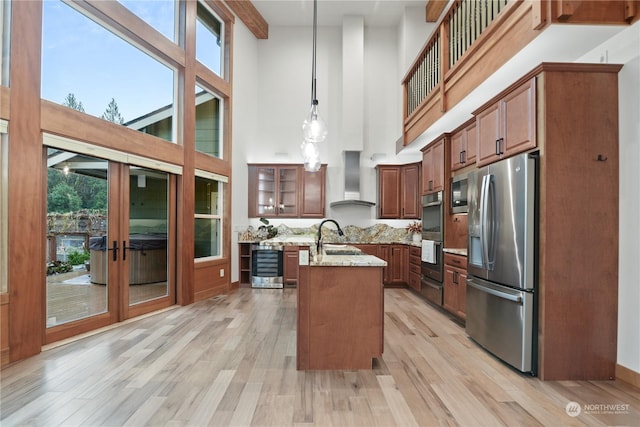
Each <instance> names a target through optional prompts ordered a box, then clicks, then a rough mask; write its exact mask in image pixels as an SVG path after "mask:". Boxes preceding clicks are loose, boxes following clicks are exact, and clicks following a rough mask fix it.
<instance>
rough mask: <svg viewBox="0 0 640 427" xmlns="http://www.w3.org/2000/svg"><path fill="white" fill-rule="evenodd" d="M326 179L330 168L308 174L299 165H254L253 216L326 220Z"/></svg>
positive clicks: (251, 179)
mask: <svg viewBox="0 0 640 427" xmlns="http://www.w3.org/2000/svg"><path fill="white" fill-rule="evenodd" d="M325 176H326V165H323V166H322V168H321V170H320V171H318V172H305V171H304V169H303V168H302V165H298V164H250V165H249V194H248V195H249V217H250V218H301V217H306V218H316V217H317V218H322V217H324V204H325V202H324V181H325Z"/></svg>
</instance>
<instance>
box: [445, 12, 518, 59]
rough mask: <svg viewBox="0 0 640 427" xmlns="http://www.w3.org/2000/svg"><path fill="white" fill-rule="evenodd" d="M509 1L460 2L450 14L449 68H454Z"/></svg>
mask: <svg viewBox="0 0 640 427" xmlns="http://www.w3.org/2000/svg"><path fill="white" fill-rule="evenodd" d="M508 1H509V0H458V1H457V2H455V3H454V4H453V7H452V8H451V10H450V11H449V13H448V15H447V16H448V19H447V21H448V24H449V68H453V66H454V65H455V63H456V62H457V61H458V59H460V57H461V56H462V55H464V53H465V52H466V51H467V49H468V48H469V47H470V46H471V45H472V44H473V42H475V41H476V40H477V39H478V37H480V34H481V33H482V32H483V31H484V30H485V28H487V27H488V26H489V25H490V24H491V23H492V22H493V20H494V19H495V18H496V16H498V14H499V13H500V12H501V11H502V10H503V9H504V7H505V6H506V5H507V2H508Z"/></svg>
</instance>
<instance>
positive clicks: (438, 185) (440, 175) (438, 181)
mask: <svg viewBox="0 0 640 427" xmlns="http://www.w3.org/2000/svg"><path fill="white" fill-rule="evenodd" d="M444 161H445V159H444V140H441V141H439V142H436V144H435V145H434V146H433V157H432V159H431V167H432V168H433V177H432V179H433V192H436V191H444V182H445V181H444Z"/></svg>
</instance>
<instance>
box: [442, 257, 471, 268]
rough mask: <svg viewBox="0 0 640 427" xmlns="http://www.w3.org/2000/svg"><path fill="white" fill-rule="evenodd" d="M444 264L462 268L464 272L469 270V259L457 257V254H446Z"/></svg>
mask: <svg viewBox="0 0 640 427" xmlns="http://www.w3.org/2000/svg"><path fill="white" fill-rule="evenodd" d="M444 263H445V264H448V265H451V266H453V267H458V268H462V269H464V270H466V269H467V257H465V256H462V255H455V254H449V253H445V254H444Z"/></svg>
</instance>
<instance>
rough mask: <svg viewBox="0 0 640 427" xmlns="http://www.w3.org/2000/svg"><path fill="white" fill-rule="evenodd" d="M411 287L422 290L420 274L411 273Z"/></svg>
mask: <svg viewBox="0 0 640 427" xmlns="http://www.w3.org/2000/svg"><path fill="white" fill-rule="evenodd" d="M409 287H411V288H412V289H415V290H416V291H418V292H420V275H419V274H413V273H409Z"/></svg>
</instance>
